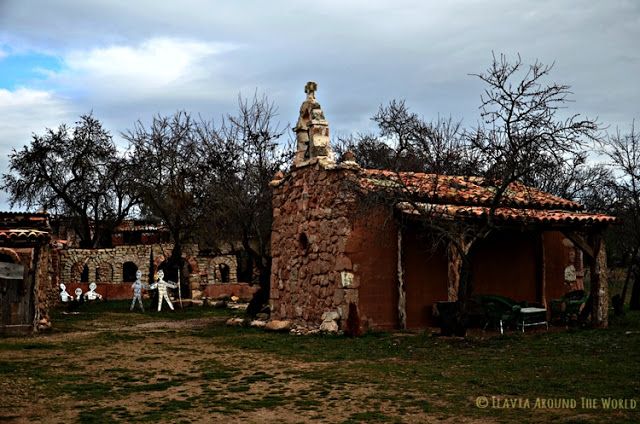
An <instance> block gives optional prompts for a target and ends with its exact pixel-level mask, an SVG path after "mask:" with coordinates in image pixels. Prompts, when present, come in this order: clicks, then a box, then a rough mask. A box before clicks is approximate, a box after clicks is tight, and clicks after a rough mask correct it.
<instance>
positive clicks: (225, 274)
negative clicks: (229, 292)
mask: <svg viewBox="0 0 640 424" xmlns="http://www.w3.org/2000/svg"><path fill="white" fill-rule="evenodd" d="M218 269H219V270H220V281H221V282H223V283H228V282H229V265H227V264H220V265H218Z"/></svg>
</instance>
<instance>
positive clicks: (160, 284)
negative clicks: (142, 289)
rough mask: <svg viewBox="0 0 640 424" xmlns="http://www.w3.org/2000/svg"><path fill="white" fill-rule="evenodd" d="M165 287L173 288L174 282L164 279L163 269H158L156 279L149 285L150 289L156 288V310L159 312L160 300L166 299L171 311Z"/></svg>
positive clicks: (174, 286) (171, 305)
mask: <svg viewBox="0 0 640 424" xmlns="http://www.w3.org/2000/svg"><path fill="white" fill-rule="evenodd" d="M167 287H169V288H172V289H175V288H176V285H175V284H174V283H171V282H169V281H164V271H163V270H159V271H158V281H156V282H155V283H153V284H152V285H151V287H150V288H151V289H155V288H157V289H158V312H160V311H161V310H162V300H163V299H164V300H166V301H167V305H169V308H171V310H172V311H173V310H174V309H173V304H172V303H171V299H169V294H168V293H167Z"/></svg>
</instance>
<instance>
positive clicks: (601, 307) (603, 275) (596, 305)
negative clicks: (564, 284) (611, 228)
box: [590, 234, 609, 328]
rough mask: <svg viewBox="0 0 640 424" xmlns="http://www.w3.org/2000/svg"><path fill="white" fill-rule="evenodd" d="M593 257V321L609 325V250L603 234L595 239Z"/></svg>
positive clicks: (596, 325) (602, 325) (594, 324)
mask: <svg viewBox="0 0 640 424" xmlns="http://www.w3.org/2000/svg"><path fill="white" fill-rule="evenodd" d="M592 247H593V257H592V258H591V270H590V271H591V299H592V302H593V303H592V305H593V306H592V310H591V323H592V324H593V326H594V327H599V328H605V327H607V326H608V325H609V285H608V281H607V250H606V248H605V244H604V240H603V239H602V235H601V234H597V235H595V237H594V241H593V246H592Z"/></svg>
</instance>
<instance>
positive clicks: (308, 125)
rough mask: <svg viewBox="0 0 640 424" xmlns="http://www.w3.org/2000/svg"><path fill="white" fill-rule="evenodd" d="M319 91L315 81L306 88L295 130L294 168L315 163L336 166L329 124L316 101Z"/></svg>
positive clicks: (310, 82)
mask: <svg viewBox="0 0 640 424" xmlns="http://www.w3.org/2000/svg"><path fill="white" fill-rule="evenodd" d="M317 89H318V84H316V83H315V82H313V81H309V82H308V83H307V84H306V85H305V87H304V92H305V93H306V94H307V98H306V100H305V101H304V102H303V103H302V106H300V117H299V118H298V123H297V124H296V127H295V128H294V129H293V130H294V131H295V133H296V140H297V150H296V155H295V158H294V160H293V166H294V167H301V166H305V165H308V164H309V163H312V162H315V161H319V162H320V163H322V164H323V165H327V166H329V165H333V164H335V157H334V153H333V150H332V149H331V144H330V143H329V122H327V120H326V119H325V117H324V112H323V111H322V107H321V106H320V103H318V101H317V100H316V95H315V93H316V90H317Z"/></svg>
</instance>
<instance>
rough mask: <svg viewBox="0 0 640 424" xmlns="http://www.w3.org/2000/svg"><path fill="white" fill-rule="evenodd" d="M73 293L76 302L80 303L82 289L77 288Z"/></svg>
mask: <svg viewBox="0 0 640 424" xmlns="http://www.w3.org/2000/svg"><path fill="white" fill-rule="evenodd" d="M74 293H75V294H76V301H78V302H79V301H80V300H82V289H81V288H80V287H78V288H77V289H76V290H75V291H74Z"/></svg>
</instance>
